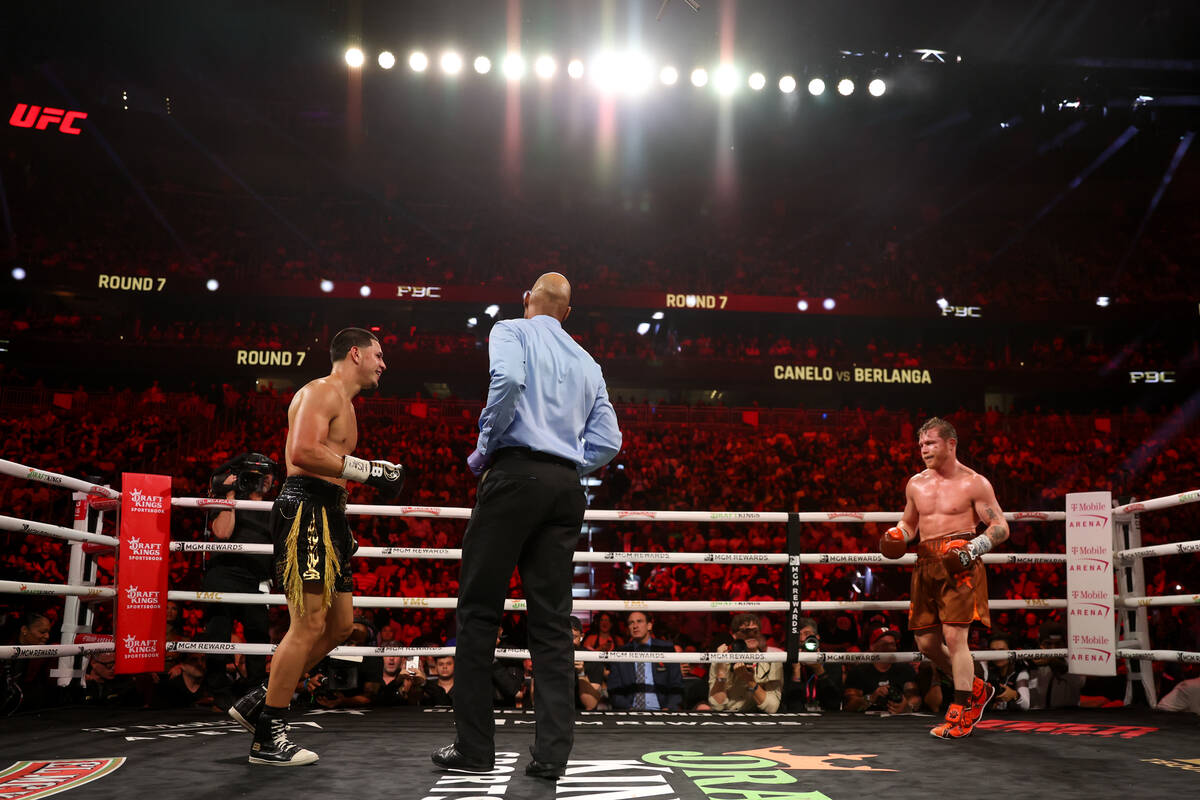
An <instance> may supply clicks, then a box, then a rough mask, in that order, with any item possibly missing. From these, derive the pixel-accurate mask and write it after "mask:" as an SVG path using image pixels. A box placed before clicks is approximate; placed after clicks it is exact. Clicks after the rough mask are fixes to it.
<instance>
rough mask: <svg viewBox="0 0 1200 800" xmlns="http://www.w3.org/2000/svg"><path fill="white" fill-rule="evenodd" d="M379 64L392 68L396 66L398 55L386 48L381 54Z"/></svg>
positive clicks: (385, 67)
mask: <svg viewBox="0 0 1200 800" xmlns="http://www.w3.org/2000/svg"><path fill="white" fill-rule="evenodd" d="M379 66H381V67H383V68H384V69H391V68H392V67H394V66H396V56H395V55H393V54H392V51H391V50H384V51H383V52H382V53H380V54H379Z"/></svg>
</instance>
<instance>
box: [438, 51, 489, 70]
mask: <svg viewBox="0 0 1200 800" xmlns="http://www.w3.org/2000/svg"><path fill="white" fill-rule="evenodd" d="M438 63H439V64H441V66H442V72H444V73H446V74H447V75H457V74H458V73H460V72H462V65H463V61H462V56H460V55H459V54H458V53H456V52H454V51H453V50H447V51H446V52H444V53H442V57H441V58H439V59H438ZM488 66H489V67H490V66H491V65H490V64H489V65H488Z"/></svg>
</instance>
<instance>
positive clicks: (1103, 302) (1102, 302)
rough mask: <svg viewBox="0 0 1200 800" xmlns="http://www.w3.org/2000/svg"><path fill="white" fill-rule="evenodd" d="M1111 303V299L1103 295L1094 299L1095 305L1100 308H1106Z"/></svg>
mask: <svg viewBox="0 0 1200 800" xmlns="http://www.w3.org/2000/svg"><path fill="white" fill-rule="evenodd" d="M1111 302H1112V299H1111V298H1108V297H1105V296H1103V295H1101V296H1100V297H1097V298H1096V305H1098V306H1100V307H1101V308H1108V305H1109V303H1111Z"/></svg>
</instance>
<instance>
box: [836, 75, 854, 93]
mask: <svg viewBox="0 0 1200 800" xmlns="http://www.w3.org/2000/svg"><path fill="white" fill-rule="evenodd" d="M837 89H838V94H840V95H841V96H842V97H849V96H850V95H852V94H854V81H852V80H850V79H849V78H842V79H841V80H840V81H838V87H837Z"/></svg>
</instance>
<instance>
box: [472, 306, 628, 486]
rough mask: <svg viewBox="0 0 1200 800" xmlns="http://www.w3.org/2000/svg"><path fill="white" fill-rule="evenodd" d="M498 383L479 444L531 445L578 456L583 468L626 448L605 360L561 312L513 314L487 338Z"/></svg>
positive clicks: (491, 448)
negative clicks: (565, 323) (576, 335)
mask: <svg viewBox="0 0 1200 800" xmlns="http://www.w3.org/2000/svg"><path fill="white" fill-rule="evenodd" d="M488 355H489V356H490V360H491V370H490V374H491V385H490V386H489V387H488V399H487V405H486V406H485V407H484V409H483V413H481V414H480V415H479V442H478V445H477V449H478V450H479V452H481V453H483V454H484V455H487V456H490V455H492V454H493V453H495V452H496V451H497V450H499V449H500V448H502V447H528V448H529V449H530V450H537V451H539V452H543V453H550V454H551V455H556V456H559V457H561V458H565V459H568V460H569V461H573V462H575V464H576V465H578V468H579V474H580V475H586V474H587V473H589V472H591V471H593V470H595V469H599V468H600V467H602V466H604V465H605V464H607V463H608V462H609V461H611V460H612V459H613V457H614V456H615V455H616V454H617V453H618V452H620V450H621V431H620V430H619V429H618V428H617V414H616V412H615V411H614V410H613V407H612V403H610V402H609V400H608V389H607V388H605V386H604V376H603V374H601V372H600V365H599V364H597V363H596V360H595V359H593V358H592V357H591V356H590V355H588V352H587V351H586V350H584V349H583V348H582V347H580V346H579V343H578V342H576V341H575V340H574V339H572V338H571V337H570V336H569V335H568V334H567V332H566V331H564V330H563V327H562V323H560V322H559V321H558V320H557V319H555V318H554V317H551V316H548V315H545V314H539V315H537V316H535V317H532V318H530V319H508V320H503V321H501V322H497V323H496V325H495V327H493V328H492V334H491V339H490V341H489V343H488Z"/></svg>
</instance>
